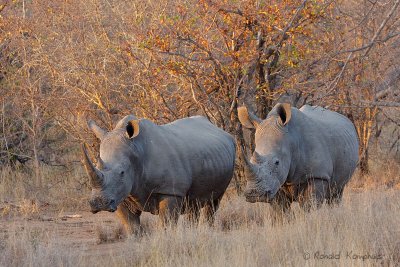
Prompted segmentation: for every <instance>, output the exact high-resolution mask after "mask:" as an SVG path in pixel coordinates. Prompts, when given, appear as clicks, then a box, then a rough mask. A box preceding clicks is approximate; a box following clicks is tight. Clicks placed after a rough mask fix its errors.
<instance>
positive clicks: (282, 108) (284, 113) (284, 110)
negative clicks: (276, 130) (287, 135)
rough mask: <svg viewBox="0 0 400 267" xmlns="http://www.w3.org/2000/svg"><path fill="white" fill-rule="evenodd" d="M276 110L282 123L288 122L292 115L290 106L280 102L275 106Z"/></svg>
mask: <svg viewBox="0 0 400 267" xmlns="http://www.w3.org/2000/svg"><path fill="white" fill-rule="evenodd" d="M276 112H277V113H278V115H279V118H280V119H281V122H282V125H283V126H285V125H287V124H288V123H289V121H290V119H291V117H292V108H291V106H290V104H289V103H281V104H278V105H277V106H276Z"/></svg>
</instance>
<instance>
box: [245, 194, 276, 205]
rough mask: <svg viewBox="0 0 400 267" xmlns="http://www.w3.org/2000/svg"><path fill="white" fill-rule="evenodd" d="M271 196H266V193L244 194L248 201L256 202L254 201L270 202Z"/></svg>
mask: <svg viewBox="0 0 400 267" xmlns="http://www.w3.org/2000/svg"><path fill="white" fill-rule="evenodd" d="M271 200H272V199H271V198H270V197H268V196H267V194H264V195H260V196H246V201H247V202H250V203H256V202H266V203H269V202H271Z"/></svg>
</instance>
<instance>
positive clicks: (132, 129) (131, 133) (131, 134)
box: [126, 120, 140, 139]
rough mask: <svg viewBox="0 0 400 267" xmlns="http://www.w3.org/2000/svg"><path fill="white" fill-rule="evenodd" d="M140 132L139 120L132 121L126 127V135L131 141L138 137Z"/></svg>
mask: <svg viewBox="0 0 400 267" xmlns="http://www.w3.org/2000/svg"><path fill="white" fill-rule="evenodd" d="M139 132H140V130H139V120H130V121H128V124H127V125H126V135H127V136H128V138H129V139H132V138H135V137H136V136H138V134H139Z"/></svg>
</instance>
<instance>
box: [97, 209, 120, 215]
mask: <svg viewBox="0 0 400 267" xmlns="http://www.w3.org/2000/svg"><path fill="white" fill-rule="evenodd" d="M116 210H117V209H116V208H108V209H104V210H101V209H92V210H91V212H92V213H93V214H96V213H98V212H100V211H108V212H115V211H116Z"/></svg>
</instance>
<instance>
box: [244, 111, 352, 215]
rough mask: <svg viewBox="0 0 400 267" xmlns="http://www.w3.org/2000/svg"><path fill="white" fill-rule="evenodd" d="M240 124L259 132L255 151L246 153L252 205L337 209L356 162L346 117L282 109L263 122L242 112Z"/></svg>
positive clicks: (350, 130) (247, 189) (324, 112)
mask: <svg viewBox="0 0 400 267" xmlns="http://www.w3.org/2000/svg"><path fill="white" fill-rule="evenodd" d="M238 115H239V120H240V122H241V124H242V125H243V126H244V127H246V128H255V129H256V133H255V151H254V153H253V155H252V157H251V159H250V160H249V159H248V158H247V157H246V155H245V153H244V149H243V148H242V149H241V150H242V151H241V154H242V157H244V159H245V170H244V171H245V176H246V179H247V184H246V189H245V197H246V200H247V201H248V202H252V203H253V202H269V203H271V204H272V206H273V207H274V209H275V210H276V211H279V212H281V211H287V210H288V209H289V208H290V204H291V203H292V202H293V201H298V202H299V203H300V205H301V206H302V207H303V208H304V209H306V210H309V209H310V207H311V206H313V205H316V206H317V207H318V206H320V205H321V204H322V203H323V201H324V200H327V201H328V203H330V204H332V203H338V202H340V200H341V197H342V193H343V188H344V186H345V185H346V183H347V182H348V181H349V180H350V178H351V176H352V175H353V173H354V171H355V169H356V165H357V162H358V138H357V133H356V130H355V127H354V125H353V124H352V123H351V121H350V120H349V119H348V118H346V117H345V116H343V115H341V114H339V113H336V112H333V111H330V110H327V109H324V108H322V107H318V106H308V105H305V106H303V107H302V108H300V109H297V108H294V107H291V106H290V104H286V103H279V104H277V105H276V106H275V107H274V108H273V109H272V110H271V112H270V113H269V114H268V116H267V118H266V119H264V120H261V119H260V118H258V117H256V116H255V115H254V114H252V113H251V112H249V111H248V110H247V108H246V107H240V108H238Z"/></svg>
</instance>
